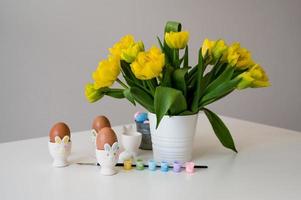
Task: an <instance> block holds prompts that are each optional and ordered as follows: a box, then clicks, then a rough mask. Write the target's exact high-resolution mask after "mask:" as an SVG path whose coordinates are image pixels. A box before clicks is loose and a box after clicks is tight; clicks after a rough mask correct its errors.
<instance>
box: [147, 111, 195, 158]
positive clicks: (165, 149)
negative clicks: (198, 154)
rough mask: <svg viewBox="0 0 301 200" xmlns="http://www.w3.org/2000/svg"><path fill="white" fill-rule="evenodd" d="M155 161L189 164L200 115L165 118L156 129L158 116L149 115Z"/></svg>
mask: <svg viewBox="0 0 301 200" xmlns="http://www.w3.org/2000/svg"><path fill="white" fill-rule="evenodd" d="M148 117H149V122H150V131H151V137H152V145H153V154H154V159H155V160H156V161H158V162H160V161H167V162H173V161H179V162H187V161H190V160H191V158H192V144H193V138H194V135H195V129H196V124H197V119H198V114H195V115H184V116H164V117H163V118H162V120H161V122H160V124H159V126H158V128H157V129H156V123H157V120H156V115H155V114H153V113H149V114H148Z"/></svg>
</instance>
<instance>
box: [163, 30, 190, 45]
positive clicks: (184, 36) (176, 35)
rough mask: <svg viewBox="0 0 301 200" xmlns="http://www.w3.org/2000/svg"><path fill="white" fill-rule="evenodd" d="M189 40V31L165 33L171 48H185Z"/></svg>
mask: <svg viewBox="0 0 301 200" xmlns="http://www.w3.org/2000/svg"><path fill="white" fill-rule="evenodd" d="M188 40H189V32H187V31H181V32H169V33H165V41H166V43H167V45H168V46H169V48H171V49H184V48H185V47H186V45H187V43H188Z"/></svg>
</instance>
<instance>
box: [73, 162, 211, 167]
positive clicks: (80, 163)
mask: <svg viewBox="0 0 301 200" xmlns="http://www.w3.org/2000/svg"><path fill="white" fill-rule="evenodd" d="M76 164H78V165H92V166H100V164H99V163H84V162H79V163H76ZM116 166H117V167H123V166H124V164H123V163H117V164H116ZM132 167H136V164H132ZM144 167H146V168H147V167H148V165H146V164H144ZM156 167H157V168H159V167H161V166H160V165H157V166H156ZM168 167H169V168H172V167H173V166H168ZM182 168H184V166H182ZM194 168H203V169H206V168H208V166H207V165H194Z"/></svg>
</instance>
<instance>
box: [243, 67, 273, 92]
mask: <svg viewBox="0 0 301 200" xmlns="http://www.w3.org/2000/svg"><path fill="white" fill-rule="evenodd" d="M238 78H241V81H240V83H239V84H238V86H237V88H238V89H240V90H241V89H245V88H248V87H251V88H258V87H268V86H270V85H271V84H270V82H269V77H268V76H267V74H266V73H265V71H264V69H263V68H262V67H261V66H260V65H258V64H255V65H254V66H253V67H251V68H250V69H249V70H248V71H246V72H244V73H242V74H240V75H239V76H238Z"/></svg>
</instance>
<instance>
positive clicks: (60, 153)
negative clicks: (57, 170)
mask: <svg viewBox="0 0 301 200" xmlns="http://www.w3.org/2000/svg"><path fill="white" fill-rule="evenodd" d="M71 144H72V143H71V141H70V137H69V136H67V135H66V136H64V138H63V139H61V138H60V137H59V136H55V142H54V143H52V142H48V148H49V152H50V155H51V156H52V158H53V163H52V165H53V166H54V167H65V166H67V165H68V161H67V158H68V156H69V155H70V153H71Z"/></svg>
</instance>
